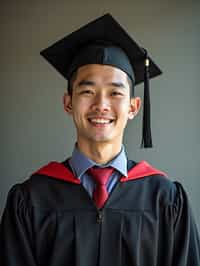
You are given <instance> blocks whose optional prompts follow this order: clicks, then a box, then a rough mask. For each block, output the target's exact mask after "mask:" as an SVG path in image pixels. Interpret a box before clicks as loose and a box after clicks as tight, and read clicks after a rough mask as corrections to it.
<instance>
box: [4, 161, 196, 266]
mask: <svg viewBox="0 0 200 266" xmlns="http://www.w3.org/2000/svg"><path fill="white" fill-rule="evenodd" d="M128 165H129V171H128V178H127V177H121V179H120V181H119V182H118V183H117V184H116V186H115V188H114V189H113V191H112V192H111V194H110V196H109V198H108V200H107V202H106V203H105V205H104V207H103V208H102V209H100V210H99V209H97V207H96V206H95V204H94V202H93V201H92V199H91V197H90V196H89V195H88V193H87V191H86V190H85V189H84V187H83V186H82V185H81V184H80V180H79V179H77V178H76V177H74V176H73V174H72V172H71V170H70V169H69V165H67V163H66V162H65V163H57V162H51V163H50V164H48V165H47V166H45V167H43V168H42V169H40V170H39V171H37V172H35V173H34V174H33V175H32V176H31V177H30V178H29V179H28V180H26V181H25V182H23V183H22V184H17V185H15V186H14V187H13V188H12V189H11V191H10V192H9V195H8V199H7V204H6V207H5V210H4V214H3V217H2V222H1V227H0V265H2V266H199V265H200V242H199V237H198V233H197V229H196V225H195V223H194V220H193V217H192V214H191V209H190V207H189V204H188V199H187V195H186V193H185V192H184V190H183V187H182V186H181V185H180V184H179V183H176V182H175V183H173V182H171V181H170V180H169V179H168V178H167V177H165V176H164V173H162V172H160V171H158V170H156V169H154V168H153V167H151V166H150V165H149V164H148V163H147V162H145V161H142V162H140V163H138V164H136V163H134V162H132V161H129V163H128Z"/></svg>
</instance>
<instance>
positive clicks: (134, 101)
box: [128, 97, 141, 119]
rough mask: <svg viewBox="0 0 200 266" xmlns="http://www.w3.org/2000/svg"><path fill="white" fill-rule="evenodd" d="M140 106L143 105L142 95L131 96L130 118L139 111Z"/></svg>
mask: <svg viewBox="0 0 200 266" xmlns="http://www.w3.org/2000/svg"><path fill="white" fill-rule="evenodd" d="M140 107H141V98H140V97H135V98H131V102H130V107H129V113H128V119H133V118H134V117H135V116H136V115H137V113H138V112H139V110H140Z"/></svg>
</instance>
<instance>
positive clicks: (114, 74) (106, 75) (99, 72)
mask: <svg viewBox="0 0 200 266" xmlns="http://www.w3.org/2000/svg"><path fill="white" fill-rule="evenodd" d="M80 79H92V80H93V79H95V81H103V82H111V81H113V82H114V81H115V82H123V83H124V84H125V85H126V84H127V85H128V79H127V74H126V73H125V72H124V71H122V70H121V69H119V68H117V67H114V66H110V65H100V64H88V65H84V66H81V67H79V68H78V70H77V72H76V80H80Z"/></svg>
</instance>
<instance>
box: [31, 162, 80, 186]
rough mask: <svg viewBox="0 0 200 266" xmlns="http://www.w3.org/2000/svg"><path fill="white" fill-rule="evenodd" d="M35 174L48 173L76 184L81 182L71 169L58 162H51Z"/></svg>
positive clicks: (47, 174)
mask: <svg viewBox="0 0 200 266" xmlns="http://www.w3.org/2000/svg"><path fill="white" fill-rule="evenodd" d="M34 174H39V175H46V176H50V177H53V178H57V179H61V180H64V181H68V182H71V183H76V184H80V183H81V181H80V179H78V178H76V177H75V176H74V175H73V174H72V172H70V171H69V169H67V168H66V167H65V166H64V165H63V164H62V163H58V162H50V163H49V164H47V165H45V166H44V167H42V168H40V169H39V170H38V171H36V172H35V173H34Z"/></svg>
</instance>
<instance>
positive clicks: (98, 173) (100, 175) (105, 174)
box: [88, 166, 114, 208]
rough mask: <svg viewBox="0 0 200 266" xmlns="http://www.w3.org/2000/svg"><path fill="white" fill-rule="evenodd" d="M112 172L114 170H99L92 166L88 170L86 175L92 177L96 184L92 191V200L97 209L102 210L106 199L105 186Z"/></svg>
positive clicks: (107, 168) (108, 168) (109, 168)
mask: <svg viewBox="0 0 200 266" xmlns="http://www.w3.org/2000/svg"><path fill="white" fill-rule="evenodd" d="M113 171H114V169H113V168H112V167H105V168H99V167H95V166H94V167H92V168H90V169H88V173H89V174H90V175H91V176H92V178H93V179H94V181H95V184H96V186H95V189H94V191H93V200H94V202H95V203H96V206H97V207H98V208H102V207H103V205H104V203H105V201H106V200H107V198H108V191H107V189H106V184H107V182H108V179H109V177H110V176H111V174H112V173H113Z"/></svg>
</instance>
